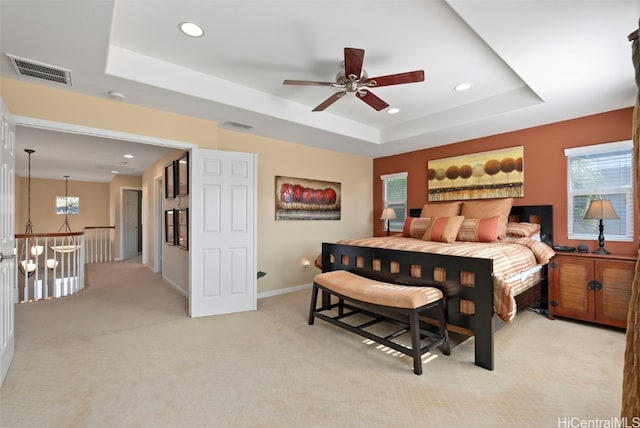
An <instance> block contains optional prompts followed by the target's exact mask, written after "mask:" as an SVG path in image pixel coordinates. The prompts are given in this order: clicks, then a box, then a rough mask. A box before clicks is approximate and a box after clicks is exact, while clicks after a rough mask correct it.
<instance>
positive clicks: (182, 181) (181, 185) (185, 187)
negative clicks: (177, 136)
mask: <svg viewBox="0 0 640 428" xmlns="http://www.w3.org/2000/svg"><path fill="white" fill-rule="evenodd" d="M176 168H177V171H176V175H177V177H178V180H177V181H178V184H177V186H178V188H177V193H176V195H177V196H186V195H188V194H189V152H186V153H185V154H184V155H182V156H180V157H179V158H178V159H177V160H176Z"/></svg>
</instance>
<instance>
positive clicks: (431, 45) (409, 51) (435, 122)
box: [0, 0, 640, 176]
mask: <svg viewBox="0 0 640 428" xmlns="http://www.w3.org/2000/svg"><path fill="white" fill-rule="evenodd" d="M638 17H640V0H601V1H598V0H586V1H580V0H566V1H546V0H539V1H527V0H510V1H506V0H499V1H485V0H477V1H471V0H464V1H463V0H460V1H458V0H449V1H436V0H431V1H403V0H392V1H367V2H364V1H312V0H300V1H295V2H294V1H213V0H209V1H203V0H198V1H185V0H182V1H171V0H157V1H120V0H115V1H114V0H101V1H82V2H81V1H57V0H48V1H42V2H36V1H25V0H21V1H6V0H0V19H1V21H0V24H1V27H2V28H1V30H0V48H1V51H2V54H3V58H1V59H0V74H1V75H2V76H3V77H8V78H11V79H18V80H24V81H29V82H32V83H37V84H43V85H48V86H53V87H60V86H61V85H60V84H57V83H52V82H47V81H43V80H39V79H34V78H30V77H22V76H18V75H17V74H16V73H15V71H14V69H13V68H12V66H11V64H10V62H9V60H8V59H7V58H6V56H5V55H4V54H7V53H9V54H13V55H17V56H20V57H24V58H27V59H30V60H34V61H39V62H43V63H45V64H49V65H53V66H57V67H62V68H66V69H69V70H70V72H71V80H72V86H71V87H70V88H68V89H69V90H71V91H74V92H80V93H83V94H88V95H92V96H104V97H106V96H107V93H108V92H109V91H111V90H115V91H120V92H122V93H124V94H125V95H126V100H124V101H121V102H125V103H132V104H136V105H141V106H148V107H153V108H158V109H162V110H167V111H173V112H177V113H181V114H187V115H191V116H196V117H200V118H204V119H208V120H213V121H216V122H218V123H220V124H223V123H225V122H227V121H233V122H239V123H243V124H247V125H251V126H252V127H253V128H252V129H251V130H249V131H245V132H247V133H249V134H256V135H262V136H267V137H272V138H277V139H281V140H286V141H291V142H294V143H299V144H307V145H311V146H316V147H326V148H328V149H331V150H336V151H341V152H346V153H353V154H358V155H363V156H368V157H372V158H376V157H381V156H387V155H393V154H397V153H403V152H407V151H412V150H417V149H422V148H428V147H433V146H438V145H443V144H449V143H453V142H457V141H464V140H468V139H472V138H478V137H482V136H487V135H494V134H498V133H503V132H508V131H512V130H516V129H522V128H527V127H532V126H537V125H541V124H545V123H551V122H557V121H561V120H566V119H571V118H575V117H580V116H585V115H589V114H595V113H601V112H605V111H610V110H615V109H619V108H624V107H629V106H632V105H633V104H634V101H635V94H636V87H635V82H634V76H633V66H632V63H631V48H630V45H629V42H628V41H627V35H628V34H629V33H630V32H632V31H633V30H635V29H637V28H638ZM182 21H194V22H196V23H198V24H200V25H201V26H202V27H204V29H205V35H204V37H201V38H197V39H193V38H188V37H186V36H184V35H183V34H181V33H180V32H179V31H178V24H179V23H180V22H182ZM345 47H355V48H362V49H364V50H365V57H364V68H365V69H366V70H367V71H368V73H369V76H380V75H387V74H394V73H399V72H405V71H412V70H416V69H423V70H424V71H425V76H426V78H425V81H424V82H422V83H412V84H407V85H397V86H389V87H381V88H377V89H374V90H373V91H372V92H374V93H375V94H376V95H377V96H379V97H381V98H382V99H384V100H385V101H386V102H388V103H389V104H390V105H391V106H393V107H398V108H400V110H401V111H400V113H399V114H397V115H389V114H387V113H386V112H385V111H380V112H376V111H375V110H373V109H372V108H371V107H369V106H368V105H366V104H365V103H364V102H362V101H360V100H358V99H356V98H355V97H353V96H352V94H349V95H348V96H345V97H344V98H342V99H340V100H339V101H337V102H336V103H335V104H333V105H332V106H330V107H329V108H327V109H326V110H325V111H324V112H312V111H311V110H312V109H313V108H314V107H315V106H316V105H318V104H320V103H321V102H322V101H324V100H325V99H326V98H328V97H329V96H330V95H331V94H332V93H333V92H335V91H336V89H334V88H329V87H314V86H308V87H307V86H284V85H282V81H283V80H284V79H294V80H315V81H333V79H334V76H335V74H336V72H337V71H338V69H339V68H340V63H341V61H342V60H343V49H344V48H345ZM462 82H470V83H472V84H473V86H472V88H471V89H470V90H468V91H466V92H456V91H454V90H453V87H454V86H455V85H457V84H458V83H462ZM113 102H116V101H113ZM234 129H235V128H234ZM32 141H33V140H32ZM104 142H105V141H102V142H100V144H102V143H104ZM18 144H19V145H21V146H22V145H23V142H22V141H20V140H18ZM30 144H34V143H32V142H30ZM56 144H58V143H56ZM115 147H116V146H115V145H113V148H114V151H115V150H116V149H115ZM22 148H24V146H22ZM56 148H57V151H58V152H60V150H62V148H61V147H59V146H56ZM122 149H123V148H122V147H118V150H122ZM69 150H72V152H71V153H72V154H73V158H74V159H76V162H75V163H76V164H77V163H78V162H80V163H83V164H104V162H103V161H102V160H101V159H100V158H97V157H96V156H95V155H93V153H91V152H92V151H89V150H78V149H77V148H75V149H74V148H71V147H70V148H69ZM43 156H44V153H43ZM85 156H89V157H90V159H85ZM120 156H121V154H120ZM43 160H44V159H43ZM17 162H22V165H20V164H18V165H17V166H18V167H23V166H24V162H23V161H20V158H18V160H17ZM68 175H72V176H73V175H74V172H73V171H72V172H69V173H68Z"/></svg>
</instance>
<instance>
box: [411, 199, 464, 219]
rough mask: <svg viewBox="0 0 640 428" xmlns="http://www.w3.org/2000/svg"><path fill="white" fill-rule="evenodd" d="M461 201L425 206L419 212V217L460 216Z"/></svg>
mask: <svg viewBox="0 0 640 428" xmlns="http://www.w3.org/2000/svg"><path fill="white" fill-rule="evenodd" d="M461 209H462V201H455V202H437V203H433V202H432V203H430V204H425V205H424V206H423V207H422V211H421V212H420V217H449V216H454V215H460V210H461Z"/></svg>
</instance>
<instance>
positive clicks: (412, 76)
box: [366, 70, 424, 88]
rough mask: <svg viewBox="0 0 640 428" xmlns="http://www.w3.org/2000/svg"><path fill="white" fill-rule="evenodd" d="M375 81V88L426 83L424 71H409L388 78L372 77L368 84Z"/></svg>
mask: <svg viewBox="0 0 640 428" xmlns="http://www.w3.org/2000/svg"><path fill="white" fill-rule="evenodd" d="M372 81H375V82H376V84H375V86H373V87H374V88H379V87H380V86H390V85H401V84H403V83H414V82H423V81H424V70H416V71H407V72H406V73H398V74H389V75H387V76H379V77H371V78H369V79H367V80H366V82H367V83H368V82H372Z"/></svg>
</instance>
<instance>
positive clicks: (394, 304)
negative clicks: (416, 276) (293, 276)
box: [309, 270, 451, 375]
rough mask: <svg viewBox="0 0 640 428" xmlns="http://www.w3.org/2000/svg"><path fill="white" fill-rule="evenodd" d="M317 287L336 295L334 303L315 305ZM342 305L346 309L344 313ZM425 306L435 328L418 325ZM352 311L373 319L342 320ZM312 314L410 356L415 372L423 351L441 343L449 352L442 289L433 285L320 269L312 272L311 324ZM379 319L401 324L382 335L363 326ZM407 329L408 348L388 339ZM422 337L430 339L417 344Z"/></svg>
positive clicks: (448, 352)
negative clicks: (432, 313) (360, 321)
mask: <svg viewBox="0 0 640 428" xmlns="http://www.w3.org/2000/svg"><path fill="white" fill-rule="evenodd" d="M318 290H323V291H325V292H327V293H329V294H331V295H334V296H336V297H337V298H338V303H337V304H330V305H329V306H328V307H321V308H316V306H317V300H318ZM345 302H350V303H352V304H347V303H345ZM353 304H355V306H354V305H353ZM336 308H337V309H338V311H337V314H336V315H328V314H327V313H328V312H330V311H332V312H333V313H335V312H336V311H335V309H336ZM345 308H346V309H347V310H348V312H346V313H345ZM429 309H433V310H435V312H436V314H437V318H438V320H439V330H438V331H437V332H434V331H431V330H427V329H426V328H421V325H420V315H421V314H422V313H423V312H425V311H427V310H429ZM355 314H364V315H367V316H368V317H369V318H373V320H369V321H366V322H364V323H363V324H360V325H352V324H349V323H347V322H345V321H343V320H344V319H345V318H347V317H350V316H352V315H355ZM315 317H318V318H320V319H322V320H324V321H327V322H329V323H331V324H334V325H337V326H339V327H342V328H344V329H346V330H349V331H351V332H353V333H356V334H359V335H361V336H363V337H366V338H368V339H371V340H373V341H375V342H378V343H380V344H382V345H385V346H387V347H389V348H392V349H395V350H396V351H398V352H401V353H403V354H405V355H408V356H410V357H413V371H414V373H415V374H417V375H419V374H422V355H423V354H425V353H426V352H428V351H430V350H431V349H433V348H434V347H436V346H438V345H442V352H443V353H444V354H445V355H450V353H451V351H450V345H449V334H448V332H447V323H446V319H445V312H444V306H443V298H442V292H441V291H440V290H438V289H437V288H434V287H413V286H406V285H397V284H392V283H388V282H382V281H376V280H374V279H369V278H365V277H363V276H359V275H356V274H354V273H352V272H349V271H346V270H335V271H331V272H324V273H321V274H318V275H316V277H315V278H314V281H313V290H312V293H311V306H310V308H309V325H312V324H313V322H314V318H315ZM380 322H391V323H392V324H396V325H400V326H401V327H402V328H401V329H400V330H398V331H396V332H394V333H391V334H387V335H385V336H381V335H378V334H375V333H374V332H372V331H369V330H367V328H369V327H371V326H373V325H375V324H377V323H380ZM407 332H408V333H409V334H410V335H411V348H408V347H407V346H405V345H402V344H399V343H397V342H394V341H393V340H392V339H395V338H397V337H399V336H401V335H402V334H404V333H407ZM422 337H429V338H431V339H433V340H432V341H431V343H429V344H427V345H425V346H421V338H422Z"/></svg>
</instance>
